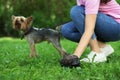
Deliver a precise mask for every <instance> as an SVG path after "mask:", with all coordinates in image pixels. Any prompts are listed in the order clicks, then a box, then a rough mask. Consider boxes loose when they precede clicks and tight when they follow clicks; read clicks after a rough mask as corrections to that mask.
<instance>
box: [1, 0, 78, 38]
mask: <svg viewBox="0 0 120 80" xmlns="http://www.w3.org/2000/svg"><path fill="white" fill-rule="evenodd" d="M73 5H76V1H75V0H0V37H3V36H12V37H18V36H19V32H18V31H15V30H14V29H13V28H12V22H11V16H12V15H16V16H25V17H29V16H31V15H32V16H33V18H34V21H33V25H34V26H35V27H50V28H55V27H56V26H57V25H60V24H63V23H65V22H68V21H70V16H69V11H70V8H71V7H72V6H73Z"/></svg>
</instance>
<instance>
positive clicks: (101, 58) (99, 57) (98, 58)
mask: <svg viewBox="0 0 120 80" xmlns="http://www.w3.org/2000/svg"><path fill="white" fill-rule="evenodd" d="M80 61H83V62H87V63H92V62H94V63H99V62H105V61H107V58H106V56H105V54H104V53H103V52H102V53H96V52H94V51H91V52H90V54H88V56H87V58H83V59H81V60H80Z"/></svg>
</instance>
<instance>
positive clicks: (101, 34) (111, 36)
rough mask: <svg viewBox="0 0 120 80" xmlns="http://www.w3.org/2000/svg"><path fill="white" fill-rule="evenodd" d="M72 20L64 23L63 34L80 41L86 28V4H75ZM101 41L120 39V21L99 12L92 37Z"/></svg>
mask: <svg viewBox="0 0 120 80" xmlns="http://www.w3.org/2000/svg"><path fill="white" fill-rule="evenodd" d="M70 16H71V19H72V21H71V22H68V23H66V24H63V25H62V28H61V33H62V35H63V36H64V37H65V38H67V39H69V40H71V41H74V42H79V40H80V39H81V37H82V35H83V32H84V28H85V8H84V6H74V7H73V8H72V9H71V11H70ZM95 38H97V40H99V41H101V42H110V41H117V40H120V23H118V22H116V21H115V20H114V19H113V18H112V17H110V16H108V15H106V14H103V13H101V12H98V14H97V19H96V25H95V30H94V34H93V35H92V37H91V39H95Z"/></svg>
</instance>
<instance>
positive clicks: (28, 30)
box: [21, 27, 33, 40]
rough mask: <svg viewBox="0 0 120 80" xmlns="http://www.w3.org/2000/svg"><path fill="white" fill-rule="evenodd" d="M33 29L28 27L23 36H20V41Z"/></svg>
mask: <svg viewBox="0 0 120 80" xmlns="http://www.w3.org/2000/svg"><path fill="white" fill-rule="evenodd" d="M32 30H33V28H32V27H29V28H28V29H27V30H26V31H25V32H24V33H23V35H22V36H21V40H22V39H23V38H24V37H25V35H27V34H29V33H30V32H32Z"/></svg>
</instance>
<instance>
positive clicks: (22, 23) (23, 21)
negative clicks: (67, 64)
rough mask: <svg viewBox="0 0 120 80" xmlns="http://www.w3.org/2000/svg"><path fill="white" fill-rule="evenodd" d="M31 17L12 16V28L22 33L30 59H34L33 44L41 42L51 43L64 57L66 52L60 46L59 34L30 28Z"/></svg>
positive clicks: (35, 54)
mask: <svg viewBox="0 0 120 80" xmlns="http://www.w3.org/2000/svg"><path fill="white" fill-rule="evenodd" d="M32 21H33V17H32V16H30V17H27V18H26V17H23V16H12V23H13V28H14V29H16V30H21V31H23V33H24V34H23V36H22V38H24V37H25V38H26V39H27V41H28V43H29V44H30V57H36V56H37V53H36V49H35V43H39V42H42V41H48V42H52V44H53V45H54V47H55V48H56V49H57V50H58V51H59V52H60V54H61V55H62V56H63V57H64V56H66V55H68V54H67V52H66V51H65V50H64V49H63V48H62V47H61V45H60V33H59V31H57V30H53V29H47V28H33V27H31V24H32Z"/></svg>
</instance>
